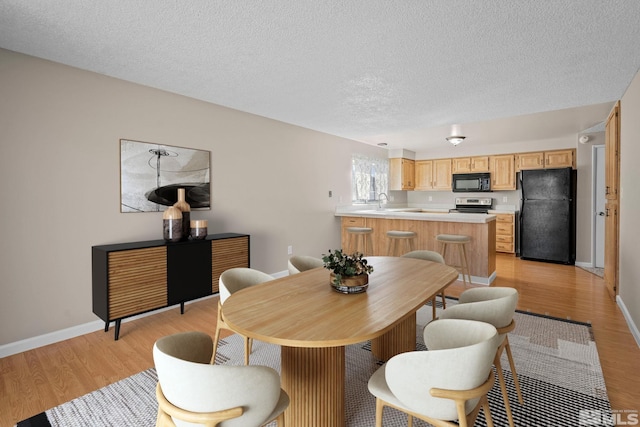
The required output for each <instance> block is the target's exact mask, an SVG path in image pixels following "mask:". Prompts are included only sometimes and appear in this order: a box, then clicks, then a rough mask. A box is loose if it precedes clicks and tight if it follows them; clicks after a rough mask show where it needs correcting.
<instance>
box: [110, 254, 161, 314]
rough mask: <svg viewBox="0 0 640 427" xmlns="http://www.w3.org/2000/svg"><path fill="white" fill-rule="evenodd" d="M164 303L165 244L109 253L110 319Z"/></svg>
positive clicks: (136, 312)
mask: <svg viewBox="0 0 640 427" xmlns="http://www.w3.org/2000/svg"><path fill="white" fill-rule="evenodd" d="M166 305H167V248H166V247H165V246H160V247H155V248H144V249H132V250H125V251H116V252H110V253H109V319H120V318H123V317H126V316H131V315H133V314H138V313H143V312H145V311H149V310H153V309H155V308H160V307H165V306H166Z"/></svg>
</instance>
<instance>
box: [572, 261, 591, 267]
mask: <svg viewBox="0 0 640 427" xmlns="http://www.w3.org/2000/svg"><path fill="white" fill-rule="evenodd" d="M576 267H587V268H593V263H592V262H579V261H576Z"/></svg>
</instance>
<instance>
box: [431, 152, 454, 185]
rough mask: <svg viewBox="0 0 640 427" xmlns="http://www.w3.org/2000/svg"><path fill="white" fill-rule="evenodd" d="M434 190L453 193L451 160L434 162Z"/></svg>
mask: <svg viewBox="0 0 640 427" xmlns="http://www.w3.org/2000/svg"><path fill="white" fill-rule="evenodd" d="M433 189H434V190H449V191H451V159H438V160H434V161H433Z"/></svg>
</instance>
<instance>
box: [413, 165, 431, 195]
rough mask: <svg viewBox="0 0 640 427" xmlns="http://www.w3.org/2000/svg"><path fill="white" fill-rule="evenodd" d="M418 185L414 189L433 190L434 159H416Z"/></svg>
mask: <svg viewBox="0 0 640 427" xmlns="http://www.w3.org/2000/svg"><path fill="white" fill-rule="evenodd" d="M415 172H416V186H415V188H414V190H417V191H425V190H433V160H416V164H415Z"/></svg>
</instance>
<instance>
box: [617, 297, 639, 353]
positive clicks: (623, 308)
mask: <svg viewBox="0 0 640 427" xmlns="http://www.w3.org/2000/svg"><path fill="white" fill-rule="evenodd" d="M616 302H617V303H618V307H620V310H621V311H622V315H623V316H624V319H625V320H626V321H627V326H629V331H631V335H633V338H634V339H635V340H636V344H637V345H638V347H640V331H639V330H638V327H637V326H636V324H635V323H634V321H633V319H632V318H631V314H629V310H627V306H626V305H624V301H623V300H622V298H620V295H618V296H617V297H616Z"/></svg>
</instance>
